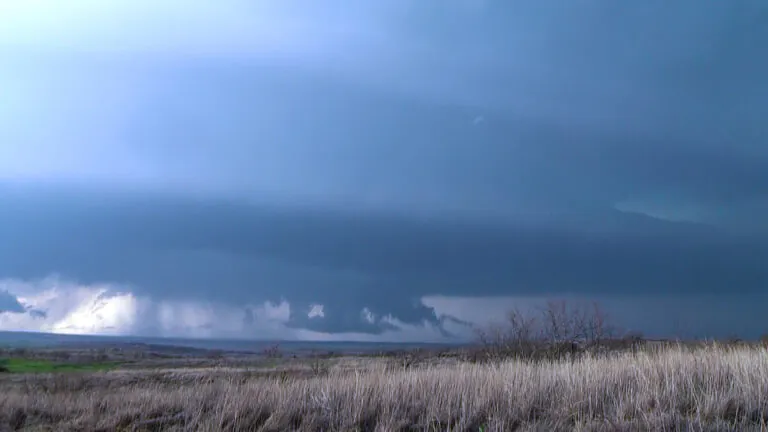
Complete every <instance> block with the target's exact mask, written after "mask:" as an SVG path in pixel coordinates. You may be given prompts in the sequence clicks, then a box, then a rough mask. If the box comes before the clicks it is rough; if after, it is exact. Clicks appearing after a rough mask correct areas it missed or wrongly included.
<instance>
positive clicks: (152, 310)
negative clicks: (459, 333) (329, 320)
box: [0, 276, 448, 341]
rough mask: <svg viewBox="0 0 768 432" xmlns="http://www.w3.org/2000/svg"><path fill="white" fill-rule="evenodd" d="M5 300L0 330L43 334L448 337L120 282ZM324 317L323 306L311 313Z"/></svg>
mask: <svg viewBox="0 0 768 432" xmlns="http://www.w3.org/2000/svg"><path fill="white" fill-rule="evenodd" d="M0 287H2V288H3V289H4V290H5V291H0V292H3V293H4V294H3V298H4V299H5V298H6V297H7V299H10V300H12V301H13V302H16V303H17V307H16V308H13V309H11V308H7V309H5V310H0V331H2V330H4V331H41V332H51V333H60V334H84V335H118V336H119V335H140V336H161V337H188V338H222V337H225V338H241V339H262V340H263V339H283V340H296V339H300V340H318V341H320V340H331V341H339V340H356V341H419V340H432V341H436V340H448V339H447V338H446V336H445V335H444V334H443V333H442V332H441V330H440V328H439V327H437V326H436V325H435V324H434V323H429V322H424V323H422V324H418V323H416V324H408V323H404V322H401V321H400V320H398V319H397V318H395V317H392V316H387V317H385V318H384V322H385V323H386V324H387V327H388V330H387V331H384V332H381V333H379V334H370V333H355V332H340V333H323V332H318V331H313V330H309V329H303V328H297V327H293V326H291V325H290V320H291V306H290V304H289V303H288V302H287V301H285V300H283V301H281V302H279V303H273V302H270V301H266V302H262V303H254V304H250V305H234V304H232V303H231V302H229V303H228V302H226V300H219V301H200V300H198V301H185V300H176V301H172V300H157V299H152V298H151V297H148V296H141V295H136V294H134V293H133V292H132V290H131V288H130V287H126V286H121V285H119V284H111V283H104V284H95V285H82V284H78V283H76V282H72V281H67V280H64V279H61V278H59V277H56V276H51V277H48V278H46V279H42V280H36V281H23V280H0ZM309 317H310V318H313V319H320V320H321V319H323V318H325V313H324V312H323V307H322V305H314V307H313V308H312V309H311V311H310V312H309Z"/></svg>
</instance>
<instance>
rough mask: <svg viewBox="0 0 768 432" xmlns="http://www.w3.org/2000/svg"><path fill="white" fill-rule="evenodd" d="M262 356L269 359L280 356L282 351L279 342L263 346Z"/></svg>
mask: <svg viewBox="0 0 768 432" xmlns="http://www.w3.org/2000/svg"><path fill="white" fill-rule="evenodd" d="M264 356H265V357H267V358H270V359H279V358H282V357H283V352H282V351H281V350H280V344H278V343H276V344H273V345H270V346H268V347H266V348H264Z"/></svg>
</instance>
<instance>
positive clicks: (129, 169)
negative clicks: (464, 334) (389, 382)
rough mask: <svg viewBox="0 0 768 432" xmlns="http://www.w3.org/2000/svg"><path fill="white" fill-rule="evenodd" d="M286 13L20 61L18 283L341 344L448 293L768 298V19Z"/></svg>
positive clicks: (5, 210)
mask: <svg viewBox="0 0 768 432" xmlns="http://www.w3.org/2000/svg"><path fill="white" fill-rule="evenodd" d="M137 4H139V3H137ZM140 4H141V5H143V6H141V7H145V8H147V7H148V6H147V5H146V4H144V3H140ZM282 4H283V5H285V6H277V5H278V3H274V4H273V5H272V6H271V9H269V10H270V11H271V12H270V13H274V14H275V15H274V18H275V20H276V21H275V22H280V23H283V24H284V25H285V26H284V28H280V26H277V25H275V26H272V27H269V28H267V30H263V31H261V33H258V35H257V33H253V34H250V36H251V37H253V39H252V40H251V39H248V35H249V33H247V31H246V30H243V29H247V28H248V26H247V25H243V23H244V22H245V23H247V22H248V19H249V18H248V17H251V18H253V19H256V18H254V17H256V16H257V15H256V12H255V11H253V10H251V9H249V8H248V7H246V5H245V3H238V2H235V3H233V6H232V7H233V8H235V9H236V10H238V11H239V13H238V14H224V13H223V12H222V11H223V10H224V9H216V8H215V7H213V6H210V5H208V6H206V8H207V9H205V10H208V11H209V12H211V13H209V15H210V17H211V19H212V20H214V21H215V22H219V23H220V24H226V23H225V18H223V17H225V16H226V17H229V18H227V19H232V17H233V16H238V17H241V18H242V20H244V21H237V23H235V22H232V23H230V24H233V25H232V26H228V27H226V28H229V29H231V32H221V33H219V34H217V35H216V37H213V36H212V35H211V36H205V34H204V33H200V32H199V31H201V30H200V28H198V27H195V25H193V24H195V23H198V24H200V23H203V22H205V21H196V20H194V19H192V18H193V16H192V15H194V11H192V12H189V10H187V12H185V13H186V14H187V15H184V17H185V18H184V19H188V20H189V22H188V23H189V24H190V26H189V27H188V28H189V29H191V30H188V32H190V33H189V34H188V35H187V36H188V38H187V39H184V38H181V39H179V38H178V37H176V36H174V37H175V38H176V39H174V38H171V36H169V33H167V32H165V33H164V32H163V31H162V28H161V27H162V26H160V27H157V26H154V27H153V26H149V25H148V27H147V29H148V30H147V31H150V30H151V31H152V32H156V33H153V36H154V37H156V39H157V40H158V43H157V44H156V45H157V47H160V48H157V50H159V51H153V50H155V48H150V46H151V45H147V44H146V43H145V42H146V40H147V39H146V38H147V37H148V36H147V35H143V36H142V35H141V34H140V33H137V32H135V31H133V30H128V29H124V30H119V29H118V30H114V31H117V33H114V32H113V33H109V34H110V35H111V36H113V37H115V38H117V39H116V40H120V41H122V42H123V43H124V44H125V45H124V46H123V45H121V46H123V47H124V48H125V51H120V50H116V49H113V50H111V51H110V49H109V47H105V46H102V45H99V43H100V42H98V40H100V39H98V38H93V37H90V36H92V35H91V34H90V33H87V32H86V31H85V30H83V31H84V32H85V33H78V32H76V31H74V30H72V29H69V30H66V31H65V30H61V31H60V32H59V34H58V35H59V36H61V37H64V36H67V37H68V38H69V39H66V40H67V41H69V44H70V45H72V46H74V47H75V48H76V49H75V48H73V49H69V50H67V49H60V47H56V44H53V43H51V42H50V41H48V43H47V44H45V43H41V45H40V46H35V47H34V49H29V50H27V51H25V46H21V48H20V47H19V46H13V44H12V43H8V42H7V41H6V43H4V44H0V45H2V46H3V48H2V49H4V50H5V51H3V52H6V54H8V55H9V57H8V58H9V59H11V60H10V61H12V63H13V66H14V68H13V69H12V70H6V71H0V78H3V79H4V80H5V81H6V82H13V83H14V85H13V86H9V87H8V88H7V89H5V90H4V93H6V96H7V97H6V98H5V100H7V101H12V103H6V104H4V105H0V114H2V119H0V122H2V123H0V125H2V126H3V127H2V128H0V139H1V140H2V142H3V143H4V144H3V145H2V146H0V176H1V178H2V179H3V180H4V181H5V183H4V185H3V186H2V188H0V209H2V213H0V238H3V239H4V241H3V242H2V243H0V277H14V278H35V277H41V276H44V275H47V274H50V273H51V272H59V273H62V274H65V275H67V276H70V277H73V278H75V279H78V280H82V281H115V282H119V283H126V284H131V285H134V286H135V287H136V289H137V290H140V291H141V290H143V291H144V292H145V293H148V294H151V295H153V296H156V297H157V296H160V297H168V298H198V299H205V298H212V297H214V296H218V297H221V298H224V299H225V300H226V301H227V302H232V303H235V304H237V303H242V302H248V301H251V300H254V299H256V300H261V299H273V300H277V299H279V298H281V297H284V298H286V299H288V300H289V301H290V302H291V304H292V305H297V308H296V309H295V310H294V314H295V315H296V316H295V322H294V324H295V325H297V326H313V327H315V328H319V329H322V330H328V331H341V330H350V329H354V330H358V329H361V328H363V329H366V330H370V331H373V330H376V328H377V327H376V326H367V324H366V322H365V320H362V319H361V310H362V308H364V307H368V308H370V309H371V310H374V311H375V312H376V313H377V314H379V315H381V314H386V313H392V314H394V315H395V316H397V317H398V318H400V319H403V320H405V321H409V322H411V321H418V320H420V319H422V318H424V317H429V316H430V313H431V311H430V310H429V309H428V308H425V307H424V306H423V305H421V304H420V303H419V299H420V298H421V296H424V295H447V296H448V295H456V296H471V295H517V294H519V295H533V294H535V295H547V294H564V293H571V294H573V293H575V294H591V295H596V294H606V293H608V294H646V295H649V296H659V298H663V296H664V295H667V294H675V295H679V294H724V293H734V294H737V295H745V296H746V295H751V294H754V293H760V292H762V290H763V289H764V288H765V287H766V283H768V270H766V268H765V265H764V263H765V262H766V259H767V258H768V241H766V235H767V234H768V226H766V224H765V221H766V220H768V197H767V196H766V191H768V151H766V149H767V148H768V147H766V146H765V144H766V140H767V139H768V123H766V122H765V121H764V120H763V119H764V118H766V116H768V102H766V101H768V81H766V80H765V79H764V77H765V76H768V60H766V57H765V56H764V55H762V47H764V46H765V45H766V44H768V31H767V29H768V22H766V20H767V19H768V12H767V11H768V8H767V7H766V6H765V3H762V2H757V1H754V2H749V1H744V2H738V3H735V2H729V3H725V2H722V3H706V4H703V3H701V2H678V3H675V4H674V5H671V4H669V2H661V1H649V2H642V3H641V2H633V3H629V2H626V3H620V4H619V3H609V2H582V3H579V4H576V3H573V4H570V3H569V4H567V5H565V4H562V5H558V7H551V6H550V5H545V4H544V3H542V2H535V3H534V2H502V1H498V2H493V1H486V2H479V1H478V2H472V1H455V2H450V3H447V2H439V3H438V2H419V3H409V2H403V1H395V2H388V3H385V2H371V3H367V4H368V6H360V7H358V8H352V9H338V10H336V12H329V11H330V10H331V9H328V10H325V12H323V14H324V15H323V16H324V17H327V18H328V20H327V21H323V22H328V23H334V25H336V27H334V28H335V29H336V30H333V29H331V27H330V24H328V25H325V24H322V23H320V21H318V19H314V20H313V19H312V18H311V17H310V15H311V13H316V12H318V10H317V9H316V8H314V9H313V8H312V7H310V6H311V5H310V4H309V3H304V4H302V5H299V3H291V2H286V3H282ZM234 5H239V6H237V7H235V6H234ZM299 6H305V8H300V7H299ZM137 7H139V6H137ZM238 8H239V9H238ZM209 9H210V10H209ZM214 9H215V10H216V11H218V12H222V13H221V14H214V13H212V11H213V10H214ZM235 9H233V10H235ZM137 10H139V9H137ZM185 10H186V9H185ZM201 10H202V6H201ZM146 11H150V12H146ZM151 11H152V9H146V10H144V12H145V13H151ZM230 12H231V11H230ZM156 13H157V15H156V16H157V17H160V16H161V14H160V9H157V11H156ZM259 13H267V12H265V11H264V10H262V11H260V12H259ZM189 14H192V15H189ZM139 15H140V14H139ZM137 16H138V15H137ZM179 19H182V18H179ZM158 20H159V18H158ZM159 21H161V20H159ZM159 21H158V22H159ZM254 22H255V21H254ZM234 24H238V25H237V26H235V25H234ZM288 24H291V25H290V26H289V25H288ZM341 24H344V25H341ZM203 27H204V26H203ZM110 28H111V27H110ZM254 28H256V27H254ZM259 28H262V27H259ZM265 28H266V27H265ZM286 28H291V29H294V30H292V32H289V33H284V34H283V33H281V32H286V31H287V30H285V29H286ZM195 29H196V30H195ZM339 29H341V30H339ZM235 30H237V31H243V33H236V32H235ZM332 30H333V31H332ZM88 31H90V30H88ZM104 31H107V30H104ZM194 31H198V33H194ZM62 32H63V33H62ZM269 32H273V33H269ZM345 32H347V33H345ZM235 34H236V35H237V37H232V38H231V39H227V35H230V36H231V35H235ZM88 35H90V36H89V37H86V36H88ZM201 35H202V36H201ZM270 35H272V36H274V35H281V36H284V37H285V38H284V40H285V42H284V43H278V42H275V41H278V40H283V39H281V38H272V39H270V38H268V37H267V36H270ZM345 35H346V36H345ZM177 36H178V35H177ZM193 36H194V37H193ZM203 36H204V37H203ZM257 36H258V37H257ZM288 36H290V37H288ZM353 36H354V37H353ZM3 40H4V39H3V33H2V32H0V41H3ZM35 40H36V41H37V42H35V43H39V42H40V38H38V39H35ZM185 41H186V42H185ZM190 41H206V43H205V44H202V45H199V46H198V45H195V44H194V43H192V42H190ZM237 41H240V42H242V41H246V42H247V41H251V42H253V44H248V43H235V42H237ZM265 41H266V42H265ZM256 42H258V43H256ZM29 43H31V42H29ZM201 43H202V42H201ZM89 44H90V45H89ZM270 44H271V45H270ZM203 45H204V46H203ZM9 47H10V48H9ZM128 47H130V48H131V49H130V50H129V49H128ZM195 47H198V48H199V51H200V52H199V53H198V54H199V55H195V53H196V52H197V51H196V50H195ZM254 47H257V48H258V49H257V48H254ZM97 48H98V49H97ZM203 48H205V49H203ZM216 50H218V52H216ZM212 52H213V54H212ZM65 181H67V182H70V183H67V185H62V184H63V183H62V184H58V185H57V183H60V182H65ZM72 181H77V182H80V183H77V182H76V183H71V182H72ZM93 183H99V184H100V186H99V187H94V186H93ZM83 184H89V186H87V187H86V186H83ZM311 304H322V305H324V307H325V308H324V312H325V315H326V316H325V318H324V319H312V320H309V319H307V318H305V316H306V313H304V315H302V314H301V313H299V312H296V311H305V310H306V309H308V308H309V307H310V305H311Z"/></svg>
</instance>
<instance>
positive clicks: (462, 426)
mask: <svg viewBox="0 0 768 432" xmlns="http://www.w3.org/2000/svg"><path fill="white" fill-rule="evenodd" d="M766 421H768V351H766V349H765V348H758V347H746V346H745V347H730V348H727V347H707V348H703V349H697V350H690V349H687V348H684V347H677V348H670V349H665V350H663V351H660V352H641V353H637V354H632V353H621V354H615V355H611V356H609V357H604V358H582V359H579V360H577V361H575V362H569V361H564V362H542V363H527V362H519V361H510V362H504V363H499V364H484V365H480V364H469V363H459V364H438V365H431V366H425V367H415V368H409V369H397V368H393V367H392V366H391V365H389V366H388V365H386V364H385V363H383V362H381V361H378V362H377V361H372V362H371V363H370V364H360V365H359V366H358V367H357V368H355V369H352V370H350V369H348V368H331V369H330V371H328V372H327V373H323V374H322V375H318V376H306V375H301V376H292V375H290V374H280V375H276V376H268V377H265V376H263V375H260V374H248V373H244V372H242V371H232V370H218V371H217V370H209V371H204V372H200V371H197V372H182V371H178V372H168V373H149V372H146V373H139V372H133V371H129V372H117V371H115V372H107V373H99V374H91V375H83V376H78V377H74V376H72V375H69V376H47V377H34V378H26V379H22V380H17V381H11V380H10V379H9V378H6V379H5V381H2V383H0V430H2V429H3V427H6V428H10V429H26V430H105V431H107V430H109V431H112V430H254V431H288V430H306V431H310V430H311V431H315V430H329V431H330V430H333V431H335V430H339V431H341V430H343V431H356V430H357V431H368V430H370V431H374V430H375V431H398V430H457V431H470V430H471V431H479V430H483V431H496V430H504V431H513V430H739V431H742V430H765V425H766Z"/></svg>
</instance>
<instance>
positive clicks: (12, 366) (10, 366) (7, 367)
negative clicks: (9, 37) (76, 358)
mask: <svg viewBox="0 0 768 432" xmlns="http://www.w3.org/2000/svg"><path fill="white" fill-rule="evenodd" d="M117 366H119V363H117V362H96V363H56V362H52V361H50V360H37V359H25V358H10V359H0V373H2V372H5V373H58V372H97V371H105V370H110V369H114V368H116V367H117Z"/></svg>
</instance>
